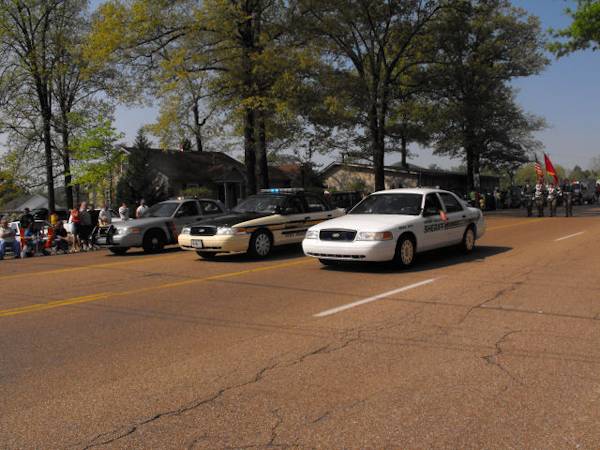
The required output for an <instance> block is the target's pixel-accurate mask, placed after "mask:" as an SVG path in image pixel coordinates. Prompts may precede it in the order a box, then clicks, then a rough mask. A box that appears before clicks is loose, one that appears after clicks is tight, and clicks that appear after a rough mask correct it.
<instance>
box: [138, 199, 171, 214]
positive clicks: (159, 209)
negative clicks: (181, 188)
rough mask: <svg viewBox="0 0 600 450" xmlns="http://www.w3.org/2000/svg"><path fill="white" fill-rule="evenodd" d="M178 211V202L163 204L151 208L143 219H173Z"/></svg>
mask: <svg viewBox="0 0 600 450" xmlns="http://www.w3.org/2000/svg"><path fill="white" fill-rule="evenodd" d="M176 209H177V203H176V202H161V203H157V204H156V205H154V206H152V207H150V209H148V210H147V211H146V212H145V213H144V216H143V217H171V216H172V215H173V213H174V212H175V210H176Z"/></svg>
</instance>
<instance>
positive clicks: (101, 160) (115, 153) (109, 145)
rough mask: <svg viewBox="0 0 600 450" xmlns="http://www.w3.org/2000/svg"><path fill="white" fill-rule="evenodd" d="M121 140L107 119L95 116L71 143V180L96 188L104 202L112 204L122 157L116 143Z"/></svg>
mask: <svg viewBox="0 0 600 450" xmlns="http://www.w3.org/2000/svg"><path fill="white" fill-rule="evenodd" d="M122 137H123V134H122V133H118V132H117V131H116V130H115V128H114V127H113V125H112V121H111V119H109V118H104V117H99V118H98V119H97V120H94V121H93V122H91V123H88V124H87V127H86V131H85V132H84V133H83V134H82V135H81V136H80V137H78V138H77V139H75V140H74V142H73V146H72V149H73V158H74V160H75V166H74V167H73V181H74V182H75V183H77V184H81V185H85V186H88V187H91V188H93V189H98V188H99V189H100V191H101V192H102V194H103V196H104V200H105V201H108V202H109V203H112V202H113V201H114V191H115V181H116V179H117V175H118V171H119V169H120V168H121V166H122V164H123V162H124V159H125V156H124V154H123V151H122V150H121V149H120V148H118V147H117V145H116V143H117V141H118V140H119V139H121V138H122Z"/></svg>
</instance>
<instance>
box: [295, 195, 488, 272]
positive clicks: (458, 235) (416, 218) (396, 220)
mask: <svg viewBox="0 0 600 450" xmlns="http://www.w3.org/2000/svg"><path fill="white" fill-rule="evenodd" d="M484 233H485V221H484V219H483V214H482V213H481V211H480V210H478V209H476V208H470V207H469V206H468V205H467V204H466V203H465V202H463V201H462V200H461V199H459V198H458V197H457V196H456V195H454V194H453V193H452V192H448V191H443V190H440V189H420V188H419V189H392V190H388V191H380V192H375V193H374V194H371V195H369V196H368V197H367V198H365V199H364V200H363V201H362V202H360V203H359V204H358V205H356V206H355V207H354V208H353V209H352V210H351V211H350V212H349V213H348V214H347V215H345V216H342V217H338V218H336V219H333V220H328V221H326V222H322V223H320V224H319V225H316V226H314V227H311V228H309V229H308V231H307V232H306V237H305V238H304V241H303V242H302V248H303V250H304V253H305V254H306V255H307V256H311V257H313V258H318V259H319V260H320V261H321V263H323V264H325V265H330V264H335V263H337V262H340V261H395V262H397V263H398V264H399V265H401V266H405V267H407V266H410V265H411V264H412V263H413V262H414V260H415V256H416V254H417V253H420V252H424V251H428V250H433V249H436V248H441V247H448V246H454V245H457V246H460V247H462V249H463V251H465V252H467V253H469V252H471V251H473V248H474V247H475V241H476V240H477V239H479V238H481V237H482V236H483V234H484Z"/></svg>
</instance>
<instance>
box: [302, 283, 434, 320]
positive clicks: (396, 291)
mask: <svg viewBox="0 0 600 450" xmlns="http://www.w3.org/2000/svg"><path fill="white" fill-rule="evenodd" d="M434 281H435V278H430V279H429V280H425V281H420V282H418V283H414V284H409V285H408V286H404V287H401V288H399V289H394V290H393V291H388V292H384V293H383V294H379V295H375V296H373V297H369V298H365V299H363V300H359V301H357V302H353V303H348V304H347V305H342V306H338V307H337V308H332V309H328V310H326V311H322V312H320V313H318V314H315V315H314V316H313V317H326V316H331V315H332V314H337V313H339V312H342V311H346V310H347V309H351V308H355V307H357V306H361V305H365V304H367V303H371V302H375V301H377V300H381V299H382V298H386V297H389V296H391V295H394V294H399V293H400V292H405V291H409V290H411V289H414V288H418V287H421V286H425V285H426V284H431V283H433V282H434Z"/></svg>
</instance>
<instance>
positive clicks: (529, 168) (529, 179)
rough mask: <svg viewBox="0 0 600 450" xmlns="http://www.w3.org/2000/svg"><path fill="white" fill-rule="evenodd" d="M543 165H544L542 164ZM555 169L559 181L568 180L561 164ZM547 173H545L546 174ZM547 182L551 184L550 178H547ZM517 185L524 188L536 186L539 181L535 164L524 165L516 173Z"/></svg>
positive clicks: (556, 165) (555, 166)
mask: <svg viewBox="0 0 600 450" xmlns="http://www.w3.org/2000/svg"><path fill="white" fill-rule="evenodd" d="M542 165H543V163H542ZM554 169H555V170H556V175H557V176H558V179H559V180H563V179H565V178H566V172H567V171H566V170H565V168H564V167H563V166H561V165H559V164H555V165H554ZM544 173H545V172H544ZM546 180H547V181H548V182H550V181H551V180H550V178H548V177H546ZM514 181H515V185H517V186H523V185H525V184H527V183H529V184H530V185H532V186H533V185H535V183H536V181H537V176H536V174H535V165H534V163H529V164H524V165H523V166H521V167H520V168H519V169H518V170H517V171H516V173H515V177H514Z"/></svg>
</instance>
